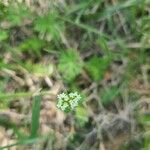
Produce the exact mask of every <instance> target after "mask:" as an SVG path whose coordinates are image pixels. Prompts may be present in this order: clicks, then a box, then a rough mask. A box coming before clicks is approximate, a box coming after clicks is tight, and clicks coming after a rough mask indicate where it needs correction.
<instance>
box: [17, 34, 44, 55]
mask: <svg viewBox="0 0 150 150" xmlns="http://www.w3.org/2000/svg"><path fill="white" fill-rule="evenodd" d="M44 45H45V42H44V41H43V40H40V39H38V38H36V37H33V38H29V39H27V40H25V41H24V42H23V43H21V44H20V46H19V48H20V49H21V50H23V51H29V52H30V51H31V50H33V51H34V52H35V53H36V54H37V56H40V53H41V52H40V51H41V49H42V47H44Z"/></svg>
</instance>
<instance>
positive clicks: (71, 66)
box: [58, 49, 83, 82]
mask: <svg viewBox="0 0 150 150" xmlns="http://www.w3.org/2000/svg"><path fill="white" fill-rule="evenodd" d="M82 66H83V62H82V59H81V57H80V55H79V53H78V52H77V51H76V50H74V49H68V50H67V51H66V52H61V54H60V57H59V64H58V69H59V71H60V72H61V73H62V76H63V78H64V79H65V81H66V82H71V81H73V80H74V79H75V78H76V76H77V75H79V74H80V72H81V70H82Z"/></svg>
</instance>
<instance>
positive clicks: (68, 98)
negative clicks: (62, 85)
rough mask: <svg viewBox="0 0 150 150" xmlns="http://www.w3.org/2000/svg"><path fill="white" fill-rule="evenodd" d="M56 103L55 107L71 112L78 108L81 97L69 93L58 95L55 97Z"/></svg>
mask: <svg viewBox="0 0 150 150" xmlns="http://www.w3.org/2000/svg"><path fill="white" fill-rule="evenodd" d="M57 98H58V102H57V107H58V108H59V109H61V110H63V111H65V110H67V109H68V110H72V109H74V108H75V107H76V106H78V104H79V101H80V100H81V96H80V95H79V94H78V93H77V92H74V93H69V94H65V93H62V94H59V95H58V96H57Z"/></svg>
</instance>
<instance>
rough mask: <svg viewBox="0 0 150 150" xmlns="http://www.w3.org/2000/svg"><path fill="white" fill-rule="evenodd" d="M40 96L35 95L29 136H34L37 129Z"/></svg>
mask: <svg viewBox="0 0 150 150" xmlns="http://www.w3.org/2000/svg"><path fill="white" fill-rule="evenodd" d="M40 106H41V96H35V97H34V101H33V107H32V123H31V137H32V138H33V137H36V136H37V133H38V129H39V119H40Z"/></svg>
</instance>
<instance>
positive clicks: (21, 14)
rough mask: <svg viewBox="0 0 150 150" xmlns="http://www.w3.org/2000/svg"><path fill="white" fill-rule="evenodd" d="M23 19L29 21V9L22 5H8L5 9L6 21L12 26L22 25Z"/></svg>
mask: <svg viewBox="0 0 150 150" xmlns="http://www.w3.org/2000/svg"><path fill="white" fill-rule="evenodd" d="M25 19H31V14H30V11H29V9H28V8H27V7H26V6H25V5H23V4H10V5H9V6H8V8H7V15H6V20H7V21H9V22H10V24H11V25H12V26H18V25H21V24H22V23H23V21H24V20H25Z"/></svg>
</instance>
